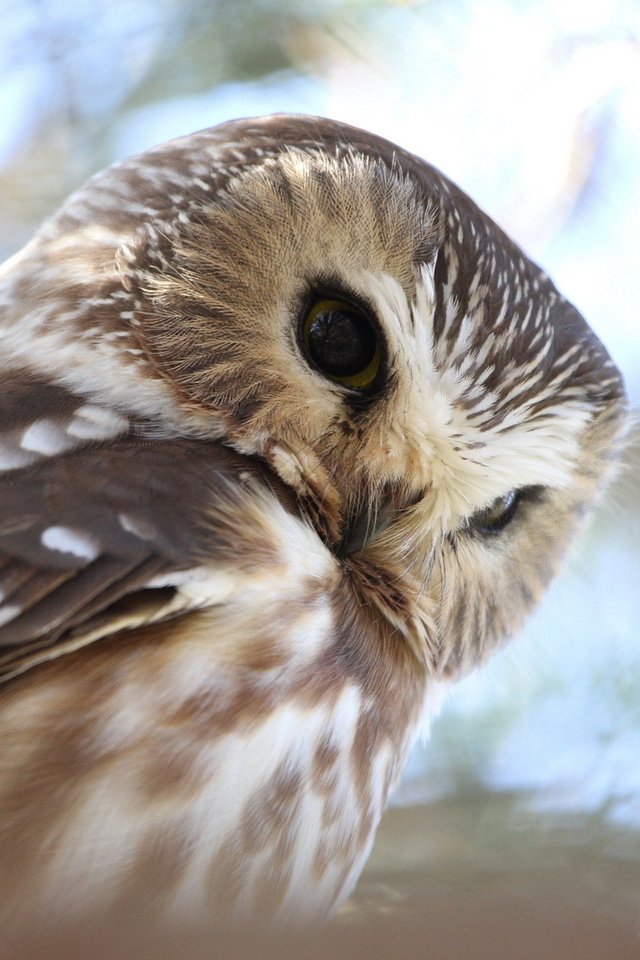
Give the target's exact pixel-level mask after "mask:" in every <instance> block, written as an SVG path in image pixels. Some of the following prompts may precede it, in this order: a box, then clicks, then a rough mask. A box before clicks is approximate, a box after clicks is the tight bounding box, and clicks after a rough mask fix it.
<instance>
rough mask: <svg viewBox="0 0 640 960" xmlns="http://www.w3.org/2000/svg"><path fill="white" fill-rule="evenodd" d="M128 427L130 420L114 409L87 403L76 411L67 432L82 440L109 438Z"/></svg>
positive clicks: (123, 431)
mask: <svg viewBox="0 0 640 960" xmlns="http://www.w3.org/2000/svg"><path fill="white" fill-rule="evenodd" d="M128 429H129V423H128V421H127V420H126V419H125V418H124V417H121V416H120V415H119V414H117V413H114V412H113V410H109V409H107V408H106V407H99V406H97V405H96V404H93V403H86V404H84V405H83V406H82V407H78V409H77V410H76V411H75V413H74V415H73V420H72V421H71V423H70V424H69V426H68V427H67V433H68V434H69V436H71V437H78V438H79V439H82V440H107V439H110V438H111V437H117V436H118V435H119V434H122V433H125V432H126V431H127V430H128Z"/></svg>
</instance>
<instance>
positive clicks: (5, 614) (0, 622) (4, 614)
mask: <svg viewBox="0 0 640 960" xmlns="http://www.w3.org/2000/svg"><path fill="white" fill-rule="evenodd" d="M20 613H21V607H17V606H16V605H15V604H7V605H6V606H3V607H0V627H3V626H4V625H5V623H9V622H10V621H11V620H15V618H16V617H17V616H19V614H20Z"/></svg>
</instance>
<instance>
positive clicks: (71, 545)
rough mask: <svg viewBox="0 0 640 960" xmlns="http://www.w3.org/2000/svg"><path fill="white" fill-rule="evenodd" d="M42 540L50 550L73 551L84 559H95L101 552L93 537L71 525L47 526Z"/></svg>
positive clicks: (75, 555)
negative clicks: (73, 528)
mask: <svg viewBox="0 0 640 960" xmlns="http://www.w3.org/2000/svg"><path fill="white" fill-rule="evenodd" d="M40 540H41V542H42V544H43V546H45V547H48V548H49V550H58V551H59V552H60V553H71V554H73V556H74V557H80V558H81V559H82V560H95V559H96V557H97V556H98V554H99V553H100V550H99V547H98V545H97V544H96V542H95V540H94V539H93V537H91V536H90V535H89V534H87V533H83V531H82V530H72V529H71V527H47V529H46V530H45V531H44V533H43V534H42V536H41V538H40Z"/></svg>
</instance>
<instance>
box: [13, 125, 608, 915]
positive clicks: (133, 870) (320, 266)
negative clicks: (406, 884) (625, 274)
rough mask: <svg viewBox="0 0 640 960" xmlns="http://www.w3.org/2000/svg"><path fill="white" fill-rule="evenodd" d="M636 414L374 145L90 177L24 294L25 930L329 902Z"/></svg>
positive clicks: (216, 147) (489, 251)
mask: <svg viewBox="0 0 640 960" xmlns="http://www.w3.org/2000/svg"><path fill="white" fill-rule="evenodd" d="M623 414H624V392H623V387H622V383H621V379H620V375H619V373H618V371H617V370H616V368H615V366H614V365H613V363H612V361H611V360H610V358H609V356H608V355H607V353H606V351H605V349H604V348H603V346H602V345H601V344H600V342H599V341H598V340H597V339H596V337H595V336H594V334H593V333H592V332H591V330H590V329H589V327H588V326H587V324H586V323H585V321H584V320H583V319H582V317H581V316H580V315H579V314H578V312H577V311H576V310H575V309H574V308H573V307H572V306H571V304H569V303H568V302H567V301H566V300H564V299H563V298H562V296H561V295H560V294H559V293H558V291H557V290H556V289H555V287H554V286H553V284H552V283H551V281H550V280H549V279H548V277H547V276H546V275H545V274H544V273H543V272H542V271H541V270H540V269H539V268H538V267H536V266H535V265H534V264H533V263H531V261H529V260H528V259H527V258H526V256H525V255H524V254H523V252H522V251H521V250H520V249H519V248H518V247H517V246H516V245H515V244H513V243H512V242H511V241H510V240H509V239H508V238H507V237H506V236H505V235H504V233H502V231H501V230H500V229H499V228H498V227H497V226H496V225H495V224H494V223H493V222H492V221H491V220H490V219H489V218H488V217H487V216H486V215H485V214H483V213H482V212H481V211H480V210H479V209H478V208H477V207H476V206H475V205H474V204H473V202H472V201H471V200H470V199H469V198H468V197H467V196H465V194H464V193H462V192H461V191H460V190H459V189H458V188H457V187H456V186H454V185H453V184H452V183H451V182H450V181H448V180H447V179H446V178H445V177H444V176H442V175H441V174H440V173H438V172H437V171H436V170H435V169H434V168H432V167H431V166H429V165H428V164H427V163H425V162H424V161H422V160H420V159H418V158H416V157H414V156H412V155H410V154H408V153H406V152H405V151H403V150H401V149H399V148H398V147H396V146H394V145H393V144H390V143H388V142H387V141H384V140H382V139H380V138H378V137H376V136H373V135H372V134H368V133H365V132H363V131H360V130H357V129H355V128H352V127H348V126H346V125H344V124H339V123H335V122H332V121H328V120H322V119H318V118H313V117H294V116H275V117H267V118H264V119H254V120H240V121H234V122H231V123H227V124H224V125H222V126H220V127H216V128H213V129H211V130H205V131H203V132H201V133H197V134H193V135H192V136H189V137H185V138H183V139H180V140H176V141H173V142H171V143H168V144H165V145H162V146H160V147H157V148H155V149H153V150H149V151H147V152H146V153H143V154H142V155H140V156H138V157H134V158H133V159H130V160H127V161H125V162H124V163H121V164H117V165H116V166H114V167H111V168H110V169H108V170H107V171H105V172H104V173H102V174H99V175H98V176H96V177H94V178H93V179H92V180H91V181H89V183H88V184H87V185H86V186H85V187H84V188H83V189H81V190H80V191H79V192H78V193H76V194H75V195H74V196H72V197H71V198H70V199H69V200H68V201H67V202H66V203H65V204H64V206H63V207H62V208H61V210H60V211H59V212H58V213H57V214H56V215H55V216H54V217H53V218H52V219H51V220H49V221H48V222H47V223H45V224H44V226H43V227H42V228H41V230H40V231H39V233H38V234H37V235H36V237H35V238H34V239H33V240H32V241H31V243H29V244H28V245H27V246H26V247H25V248H24V249H23V250H22V251H21V252H20V253H18V254H16V256H15V257H13V258H12V259H11V260H10V261H8V263H7V264H5V266H4V267H3V268H2V269H1V270H0V676H1V677H2V680H3V682H2V684H1V685H0V731H1V732H2V744H1V746H0V833H2V832H3V831H5V834H6V835H5V836H4V837H3V838H2V840H1V841H0V910H1V909H2V907H3V906H5V907H6V910H7V911H9V912H10V913H12V915H16V916H20V915H22V914H24V916H40V915H42V916H45V915H48V914H50V913H51V912H52V911H53V912H54V914H55V913H56V912H57V913H59V914H60V915H66V916H76V915H77V916H80V915H82V914H83V912H92V915H93V914H95V913H96V911H97V912H99V911H101V910H109V909H115V908H114V904H119V905H123V904H126V905H127V909H130V910H132V909H136V907H135V905H136V904H139V903H141V902H142V901H144V904H145V909H147V908H149V909H150V910H151V913H152V914H153V911H154V910H155V909H156V906H157V909H158V911H159V912H160V913H162V915H163V916H165V918H166V917H169V918H170V917H173V916H175V917H178V918H185V917H189V916H192V915H193V916H197V917H199V918H201V917H202V916H205V915H206V916H211V917H215V918H220V917H224V918H229V917H238V916H246V915H267V916H270V917H271V916H276V917H292V916H294V917H297V916H305V917H314V916H321V915H323V914H324V913H326V912H327V911H328V910H329V909H330V908H331V907H332V906H333V905H334V904H335V903H336V902H337V901H339V900H340V899H341V898H342V897H343V896H345V895H346V893H347V892H348V890H349V889H350V887H351V886H352V885H353V883H354V881H355V879H356V877H357V875H358V872H359V870H360V869H361V866H362V864H363V862H364V859H365V857H366V854H367V851H368V849H369V846H370V844H371V842H372V838H373V834H374V831H375V827H376V824H377V822H378V820H379V818H380V815H381V812H382V809H383V807H384V803H385V800H386V797H387V793H388V790H389V788H390V785H391V784H392V783H393V782H395V780H396V779H397V778H398V776H399V774H400V772H401V769H402V764H403V762H404V759H405V757H406V754H407V752H408V750H409V748H410V746H411V744H412V742H413V740H414V739H415V736H416V734H417V732H418V729H419V727H420V724H421V723H422V722H423V721H424V719H425V717H428V716H429V715H430V714H431V713H433V711H434V710H435V709H436V708H437V705H438V703H439V701H440V699H441V695H442V691H443V690H444V688H445V687H446V685H447V684H448V682H449V681H450V680H451V679H453V678H455V677H456V676H458V675H459V674H461V673H462V672H464V671H467V670H469V669H470V668H472V667H473V666H475V665H476V664H478V663H479V662H481V661H482V660H483V659H484V658H486V657H487V656H488V655H489V654H490V653H491V651H492V650H494V649H495V648H496V647H497V646H498V645H499V644H501V643H502V642H504V640H505V639H506V638H507V637H508V636H509V635H510V634H512V633H513V631H514V630H515V629H516V628H517V627H518V625H519V624H520V622H521V621H522V619H523V617H524V616H525V615H526V613H527V612H528V611H529V610H530V609H531V607H532V605H533V604H534V603H535V601H536V600H537V599H538V597H539V596H540V594H541V591H542V590H543V588H544V587H545V585H546V584H547V583H548V581H549V579H550V577H551V576H552V574H553V572H554V571H555V569H556V566H557V563H558V561H559V559H560V558H561V556H562V555H563V554H564V552H565V551H566V549H567V546H568V544H569V543H570V541H571V539H572V537H573V534H574V531H575V530H576V528H577V525H578V521H579V520H580V518H581V517H582V516H583V514H584V512H585V510H586V509H587V508H588V507H589V506H590V505H591V503H592V502H593V500H594V498H595V497H596V495H597V493H598V492H599V490H600V488H601V487H602V484H603V482H604V479H605V478H606V476H607V474H608V472H609V468H610V463H611V461H612V459H613V458H614V457H615V453H616V448H617V444H618V436H619V433H620V428H621V424H622V421H623ZM149 904H151V905H152V907H149ZM21 911H22V914H21Z"/></svg>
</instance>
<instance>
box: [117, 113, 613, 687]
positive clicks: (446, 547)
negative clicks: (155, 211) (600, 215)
mask: <svg viewBox="0 0 640 960" xmlns="http://www.w3.org/2000/svg"><path fill="white" fill-rule="evenodd" d="M279 123H280V128H279V127H278V122H275V121H274V122H270V121H265V122H263V123H262V124H261V125H260V124H259V125H257V126H254V127H250V128H249V130H248V131H245V133H246V137H247V138H246V142H244V143H242V142H240V144H238V143H235V145H234V147H233V149H234V150H235V152H236V153H240V154H241V155H242V156H243V158H244V161H245V162H244V163H243V164H239V165H238V164H236V165H235V166H234V165H233V164H230V165H229V167H225V168H224V170H223V181H222V182H221V184H220V188H219V190H218V192H217V193H216V194H215V196H214V197H212V198H211V200H210V201H209V202H203V201H202V199H201V198H197V199H196V200H192V201H190V205H189V204H187V206H186V212H185V211H182V212H181V213H180V214H177V215H175V216H173V218H172V219H171V220H170V223H169V224H168V225H167V223H166V222H163V223H161V224H160V225H159V226H158V228H157V230H149V228H147V231H146V232H145V233H143V234H141V235H140V236H139V237H138V240H137V243H136V244H135V245H132V246H130V247H128V248H127V251H126V257H123V259H122V269H123V273H124V276H125V277H127V278H128V282H129V284H130V287H131V289H132V290H134V291H135V292H136V296H137V297H138V301H137V303H138V306H137V307H136V309H135V310H134V314H133V317H132V321H133V322H134V323H136V324H137V328H136V338H137V340H138V342H139V343H140V344H141V345H142V348H143V351H144V354H145V356H147V357H148V358H149V362H150V363H152V364H153V367H154V369H155V371H156V372H157V375H159V376H160V377H161V378H163V380H164V381H165V382H166V383H168V384H170V385H171V387H172V389H173V391H174V393H175V394H176V399H177V402H178V403H179V404H180V405H181V408H182V409H185V408H187V407H194V408H196V409H197V410H198V411H199V412H200V413H202V412H203V411H206V413H205V415H206V416H208V417H209V418H210V424H209V426H210V427H211V426H213V425H215V429H216V430H217V431H219V435H220V436H221V437H223V438H224V440H225V442H227V443H229V444H231V445H232V446H233V447H235V448H236V449H237V450H238V451H240V452H241V453H242V454H245V455H250V456H257V457H259V458H261V459H263V460H265V461H266V462H268V463H269V465H270V466H271V467H272V468H273V470H274V471H275V472H276V473H277V474H278V476H279V477H280V479H281V480H283V481H284V483H285V484H286V485H287V486H288V487H289V488H290V489H291V490H292V491H293V492H294V494H295V496H296V498H297V499H298V502H299V503H300V504H301V505H302V509H303V512H304V514H305V516H306V517H307V518H308V522H309V523H310V524H311V525H312V527H313V528H314V529H315V530H316V531H317V533H318V534H319V536H320V537H321V538H322V540H323V542H324V543H325V544H326V545H327V546H328V547H329V549H330V550H331V551H332V552H333V553H334V555H335V556H336V557H337V558H339V561H340V563H341V564H343V565H344V566H345V567H346V568H353V569H354V570H355V571H356V577H357V579H358V582H359V583H360V589H361V591H362V593H363V602H366V603H369V604H371V605H373V606H374V607H375V608H376V609H377V610H378V612H379V614H381V615H382V616H383V617H385V618H386V619H387V620H389V621H390V622H392V623H393V624H394V627H395V628H396V629H398V630H399V631H400V632H401V633H402V635H403V636H404V638H405V640H406V641H407V643H408V644H409V646H410V647H411V648H412V649H413V651H414V652H415V653H416V655H417V656H418V657H419V658H420V660H422V661H425V662H426V663H427V664H428V666H429V669H430V670H431V671H433V672H435V673H436V674H442V673H444V674H447V675H450V674H451V673H456V672H459V671H460V670H461V669H467V668H469V667H470V666H472V665H474V664H475V663H477V662H478V661H479V660H480V659H482V658H483V657H484V656H485V655H486V654H487V653H488V652H489V651H490V650H491V649H492V648H493V647H494V646H495V644H496V643H499V642H501V641H502V640H503V639H504V638H505V637H506V636H507V635H508V634H510V633H511V632H512V631H513V630H514V629H515V628H516V627H517V626H518V625H519V623H520V621H521V619H522V617H523V615H524V614H525V613H526V612H527V611H528V610H529V609H530V607H531V605H532V604H533V603H534V602H535V600H536V599H537V598H538V597H539V596H540V593H541V591H542V589H543V588H544V586H545V585H546V584H547V582H548V580H549V579H550V577H551V575H552V573H553V572H554V570H555V568H556V563H557V560H558V558H559V557H560V555H561V554H562V553H563V551H564V548H565V545H566V543H567V542H568V540H570V538H571V535H572V533H573V531H574V528H575V527H576V522H577V520H578V519H579V517H580V516H581V515H582V513H583V512H584V509H585V507H586V506H587V505H588V504H589V503H590V501H591V500H592V498H593V497H594V495H595V493H596V490H597V487H598V480H597V477H599V476H600V474H601V472H602V471H605V472H606V463H607V461H608V460H609V458H610V456H611V455H612V450H613V447H614V446H615V441H614V443H613V444H612V439H613V438H615V436H616V435H617V430H618V424H619V418H620V414H621V411H622V402H621V398H622V389H621V382H620V379H619V375H618V373H617V371H616V369H615V368H614V367H613V365H612V364H611V361H610V360H609V358H608V357H607V355H606V353H605V351H604V349H603V347H602V346H601V344H600V343H599V342H598V341H597V339H596V338H595V336H594V335H593V333H592V332H591V331H590V330H589V328H588V327H587V326H586V324H585V323H584V321H583V320H582V318H581V317H580V316H579V314H578V313H577V311H576V310H575V309H574V308H573V307H572V306H571V305H570V304H568V303H567V302H566V301H565V300H564V299H563V298H562V297H561V296H560V294H559V293H558V292H557V291H556V289H555V288H554V287H553V285H552V284H551V282H550V281H549V279H548V278H547V277H546V276H545V275H544V274H543V273H542V272H541V271H540V270H539V269H538V268H537V267H536V266H535V265H534V264H532V263H531V262H530V261H529V260H528V259H527V258H526V257H525V256H524V254H523V253H522V252H521V251H520V250H519V249H518V248H517V247H516V246H515V245H514V244H513V243H512V242H511V241H509V239H508V238H507V237H506V236H505V235H504V234H503V233H501V231H500V230H499V229H498V228H497V227H496V226H495V224H493V223H492V222H491V221H490V220H489V219H488V218H487V217H486V216H485V215H484V214H483V213H482V212H481V211H479V210H478V208H477V207H476V206H475V205H474V204H473V203H472V202H471V201H470V200H469V199H468V198H467V197H466V196H465V195H464V194H462V193H461V191H459V190H458V189H457V188H456V187H455V186H454V185H453V184H451V183H450V182H448V181H447V180H446V179H445V178H444V177H442V176H441V175H440V174H439V173H438V172H437V171H435V170H434V169H433V168H431V167H429V166H428V165H427V164H425V163H423V162H422V161H419V160H417V159H416V158H413V157H411V156H410V155H408V154H404V153H403V152H402V151H399V150H398V149H397V148H392V147H391V146H390V145H389V144H386V143H385V142H383V141H380V140H377V139H376V138H367V140H366V141H365V142H362V138H361V137H360V138H358V137H357V136H355V137H354V136H352V137H349V136H348V133H347V131H346V129H345V128H343V127H341V126H339V125H332V124H328V123H325V124H324V125H323V126H322V127H321V128H310V127H309V126H308V124H307V123H306V121H296V120H295V119H288V120H280V121H279ZM279 129H280V130H282V132H283V133H285V132H286V137H283V139H280V137H279V136H278V130H279ZM312 134H313V136H312ZM258 144H259V145H258ZM363 570H366V571H371V570H375V571H376V575H375V577H374V578H372V579H373V586H371V584H370V582H369V578H368V576H365V577H362V576H361V573H362V571H363ZM390 584H392V585H393V586H391V587H390V586H389V585H390ZM381 585H384V586H381Z"/></svg>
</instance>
